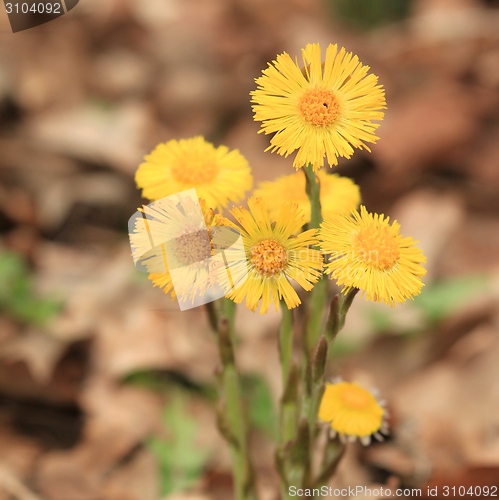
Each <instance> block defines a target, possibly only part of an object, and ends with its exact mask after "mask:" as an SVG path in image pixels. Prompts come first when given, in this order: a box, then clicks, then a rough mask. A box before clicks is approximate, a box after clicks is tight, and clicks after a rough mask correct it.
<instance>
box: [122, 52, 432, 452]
mask: <svg viewBox="0 0 499 500" xmlns="http://www.w3.org/2000/svg"><path fill="white" fill-rule="evenodd" d="M301 55H302V63H299V62H298V59H295V60H293V59H292V58H291V57H290V56H289V55H288V54H287V53H283V54H280V55H278V56H277V58H276V59H275V61H273V62H272V63H270V64H269V65H268V67H267V68H266V69H264V70H263V73H262V75H261V76H260V77H258V78H257V79H256V86H257V88H256V90H254V91H252V92H251V101H252V103H253V111H254V119H255V120H256V121H259V122H261V129H260V132H262V133H264V134H270V135H271V137H270V144H269V146H268V148H267V150H271V151H272V152H277V153H278V154H280V155H282V156H285V157H287V156H288V155H290V154H292V153H296V154H295V157H294V160H293V166H294V167H295V169H296V170H297V171H296V172H294V173H292V174H289V175H285V176H281V177H279V178H277V179H275V180H273V181H266V182H262V183H260V184H259V185H258V187H257V188H256V189H255V191H254V192H253V194H252V196H251V197H249V198H248V199H247V200H246V206H247V207H246V206H232V205H231V206H229V205H230V204H233V203H237V202H241V201H243V200H244V199H245V195H246V193H247V192H248V191H249V190H250V189H251V188H252V185H253V178H252V175H251V170H250V167H249V165H248V162H247V160H246V159H245V158H244V157H243V156H242V154H241V153H239V151H237V150H233V151H230V150H229V149H228V148H227V147H225V146H218V147H215V146H214V145H213V144H210V143H209V142H207V141H206V140H205V139H204V138H202V137H193V138H190V139H182V140H179V141H177V140H173V139H172V140H170V141H168V142H166V143H164V144H160V145H158V146H157V147H156V148H155V149H154V150H153V151H152V152H151V153H150V154H149V155H147V156H146V157H145V159H144V162H143V163H142V164H141V165H140V166H139V168H138V170H137V172H136V177H135V180H136V183H137V186H138V187H139V188H141V189H142V194H143V196H144V197H145V198H148V199H149V200H151V201H152V202H153V203H151V204H150V205H146V206H144V207H143V208H142V209H140V210H141V213H142V214H143V217H138V218H137V220H136V221H135V223H134V226H133V228H132V231H131V234H130V238H131V243H132V249H133V251H134V253H137V254H140V255H141V257H140V259H141V260H142V262H143V264H144V266H145V268H146V269H147V272H148V274H149V279H150V280H151V281H152V282H153V283H154V285H156V286H158V287H160V288H161V289H162V290H163V291H164V292H165V293H166V294H170V295H171V296H172V298H177V299H180V300H184V301H185V300H191V301H195V300H196V297H199V296H201V295H203V294H205V293H208V290H216V291H217V290H218V291H220V290H221V291H222V292H223V293H222V296H223V295H224V296H225V297H226V298H228V299H230V300H232V301H233V302H235V303H236V304H240V303H243V302H245V304H246V307H247V308H248V309H250V310H251V311H256V310H259V312H260V313H261V314H263V313H266V312H267V311H268V310H269V308H270V307H271V306H272V305H273V306H274V307H275V309H276V310H277V309H278V307H279V304H280V303H282V304H284V305H285V307H286V308H288V309H293V308H295V307H297V306H298V305H299V304H300V303H301V299H300V296H299V294H298V292H299V291H305V292H310V291H311V290H312V289H313V288H314V286H315V285H316V284H317V283H318V282H319V281H320V280H321V279H323V278H324V277H327V276H329V278H330V279H331V280H334V281H335V282H336V284H337V285H338V286H339V287H341V289H342V292H343V294H344V295H347V294H349V293H350V292H352V291H355V292H356V291H361V293H362V294H363V295H364V296H365V297H366V299H367V300H371V301H374V302H384V303H386V304H388V305H390V306H394V305H396V304H398V303H401V302H404V301H406V300H407V299H412V298H413V297H414V296H416V295H418V294H419V293H420V291H421V289H422V287H423V282H422V277H423V276H424V275H425V272H426V271H425V268H424V267H423V264H424V263H425V257H424V255H423V253H422V251H421V250H420V249H419V248H417V247H416V242H415V241H414V240H413V239H412V238H411V237H404V236H402V235H401V233H400V229H401V228H400V225H399V224H398V222H397V221H392V222H391V221H390V218H389V217H385V215H384V214H376V213H370V212H368V210H367V209H366V207H365V206H360V207H359V204H360V202H361V196H360V189H359V186H357V185H356V184H355V183H354V182H353V180H351V179H349V178H347V177H342V176H339V175H338V174H336V173H328V172H326V169H324V168H322V167H324V165H325V163H327V164H328V165H329V167H332V166H335V165H337V164H338V158H340V157H343V158H350V157H351V156H352V154H353V153H354V149H365V150H368V151H369V147H368V144H374V143H375V142H376V141H377V139H378V138H377V137H376V135H375V132H376V129H377V128H378V127H379V122H380V121H381V120H382V118H383V116H384V113H383V111H382V110H383V109H385V108H386V102H385V93H384V89H383V87H382V86H381V85H379V84H378V77H377V76H375V75H373V74H371V73H369V67H368V66H366V65H363V64H362V63H361V62H360V61H359V59H358V57H357V56H355V55H353V54H352V53H350V52H347V51H346V50H345V49H344V48H338V46H337V45H333V44H331V45H329V46H328V47H327V49H326V53H325V59H324V60H323V58H322V53H321V48H320V45H319V44H318V43H315V44H308V45H307V46H306V47H305V48H304V49H303V50H302V54H301ZM302 167H305V172H306V175H304V172H303V171H298V170H299V169H301V168H302ZM321 169H322V170H321ZM312 185H313V186H315V187H314V189H315V193H316V194H315V199H313V196H314V194H313V192H312V189H313V188H312V187H311V186H312ZM188 190H195V193H196V195H197V197H198V198H199V199H202V200H204V201H203V202H202V204H201V209H200V208H199V206H197V205H196V204H195V203H193V202H192V199H191V198H189V196H187V195H182V193H187V192H188ZM172 196H178V197H177V198H175V199H173V200H172V198H171V197H172ZM185 196H187V198H185ZM314 203H315V205H314ZM311 206H314V210H315V211H314V212H312V209H311ZM224 210H226V212H225V213H224V212H223V211H224ZM312 213H315V217H314V216H313V215H312ZM317 214H319V217H318V218H317ZM319 219H320V220H322V223H321V224H319V222H318V220H319ZM224 229H225V230H229V233H227V232H224ZM235 239H238V241H240V245H239V246H237V245H233V244H232V242H233V241H232V240H235ZM229 240H231V241H229ZM205 303H206V302H205ZM319 312H321V311H319ZM343 319H344V318H343ZM318 417H319V418H320V420H322V421H324V422H327V423H328V424H329V425H330V426H331V430H332V433H333V434H337V435H338V436H339V437H340V438H341V439H342V440H347V441H349V440H353V439H355V438H359V439H360V440H361V441H362V442H363V443H368V442H369V441H370V438H371V436H375V437H378V438H379V437H380V436H381V434H380V433H384V432H386V422H385V418H386V411H385V409H384V408H383V405H382V404H381V403H380V402H379V401H377V399H376V397H375V396H374V395H373V394H372V393H371V392H369V391H367V390H366V389H364V388H363V387H361V386H360V385H358V384H354V383H347V382H342V381H340V382H337V383H334V384H326V386H325V391H324V396H323V398H322V402H321V404H320V409H319V413H318Z"/></svg>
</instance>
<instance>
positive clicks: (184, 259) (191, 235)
mask: <svg viewBox="0 0 499 500" xmlns="http://www.w3.org/2000/svg"><path fill="white" fill-rule="evenodd" d="M175 255H176V257H177V259H178V261H179V262H180V263H181V264H182V265H185V266H188V265H191V264H194V263H196V262H201V261H203V260H205V259H207V258H208V257H211V244H210V236H209V233H208V231H207V230H206V229H196V230H193V231H191V232H187V233H186V234H183V235H182V236H179V237H178V238H176V239H175Z"/></svg>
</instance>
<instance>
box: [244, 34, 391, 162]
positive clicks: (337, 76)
mask: <svg viewBox="0 0 499 500" xmlns="http://www.w3.org/2000/svg"><path fill="white" fill-rule="evenodd" d="M302 58H303V67H300V65H299V64H298V60H296V61H293V60H292V59H291V57H290V56H289V55H288V54H287V53H286V52H284V53H283V54H281V55H278V56H277V58H276V60H275V61H273V63H272V64H269V67H268V68H267V69H265V70H264V71H263V75H262V76H260V77H259V78H257V79H256V83H257V85H258V87H257V90H254V91H253V92H251V95H252V97H253V98H252V102H253V103H255V105H254V106H253V111H254V112H255V117H254V118H255V120H257V121H261V122H262V128H261V132H265V133H266V134H274V135H273V137H272V138H271V139H270V146H269V147H268V148H267V149H270V150H272V151H276V152H277V153H279V154H280V155H282V156H288V155H289V154H291V153H292V152H293V151H296V150H298V152H297V154H296V157H295V159H294V162H293V166H294V167H295V168H300V167H303V166H304V165H306V164H308V163H311V164H312V165H313V169H314V171H316V170H318V169H319V168H321V167H322V166H324V157H326V159H327V162H328V163H329V165H330V166H331V165H337V164H338V157H339V156H343V157H345V158H350V157H351V155H352V154H353V148H360V149H362V148H364V149H367V150H368V151H370V150H369V148H368V146H367V145H366V142H368V143H375V142H376V141H377V139H378V138H377V137H376V136H375V135H374V131H375V130H376V129H377V128H378V126H379V124H378V123H374V121H375V120H381V119H382V118H383V112H382V111H380V110H382V109H384V108H386V105H385V104H386V103H385V94H384V90H383V88H382V86H381V85H378V84H377V82H378V77H377V76H375V75H373V74H367V72H368V70H369V66H364V65H363V64H362V63H361V62H360V61H359V58H358V57H357V56H354V55H353V54H352V53H350V52H346V50H345V49H344V48H341V49H340V50H338V46H337V45H332V44H331V45H329V46H328V48H327V50H326V59H325V61H324V62H322V59H321V48H320V46H319V44H318V43H314V44H308V45H307V46H306V47H305V49H302Z"/></svg>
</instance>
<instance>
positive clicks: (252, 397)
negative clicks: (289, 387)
mask: <svg viewBox="0 0 499 500" xmlns="http://www.w3.org/2000/svg"><path fill="white" fill-rule="evenodd" d="M242 389H243V394H244V397H245V399H246V400H247V401H248V412H249V420H250V422H251V425H252V426H253V427H255V428H257V429H260V430H262V431H263V432H265V433H267V434H268V435H269V436H272V437H275V436H276V435H277V413H276V410H275V408H274V402H273V399H272V394H271V392H270V389H269V387H268V384H267V382H266V381H265V379H264V378H263V377H260V376H256V375H255V376H247V377H244V378H243V379H242Z"/></svg>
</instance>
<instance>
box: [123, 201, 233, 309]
mask: <svg viewBox="0 0 499 500" xmlns="http://www.w3.org/2000/svg"><path fill="white" fill-rule="evenodd" d="M189 195H192V196H189ZM140 212H141V213H142V216H143V217H139V218H136V219H135V223H134V228H133V232H132V233H131V234H130V241H131V244H132V250H133V252H134V256H135V260H136V261H140V263H141V265H143V266H145V268H146V270H147V271H148V278H149V279H150V280H151V281H152V282H153V283H154V285H155V286H158V287H160V288H161V289H162V290H163V291H164V293H165V294H170V295H171V297H172V299H175V298H177V297H178V298H179V299H180V300H181V301H184V302H185V301H190V302H191V303H194V300H195V298H197V297H200V296H202V295H203V294H204V293H205V292H206V290H207V289H208V288H209V287H211V286H213V285H214V284H216V283H217V278H218V271H219V270H218V268H219V267H220V264H221V263H223V261H222V260H221V259H218V260H217V259H212V258H211V257H212V256H213V253H214V252H213V235H212V233H213V229H214V228H215V227H217V226H218V225H219V222H220V220H221V219H220V217H221V216H220V215H218V214H215V213H214V211H213V210H212V209H210V208H208V207H207V206H206V203H205V202H204V200H199V203H198V200H197V198H195V193H194V192H193V191H191V193H189V192H186V193H179V194H178V195H176V196H170V197H168V198H162V199H161V200H158V201H157V202H155V203H153V204H150V205H145V206H144V207H142V209H140ZM174 278H175V279H174Z"/></svg>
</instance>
